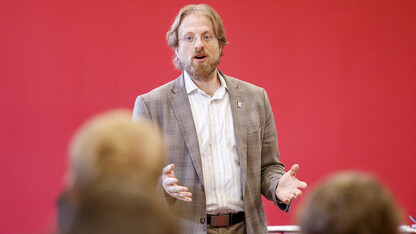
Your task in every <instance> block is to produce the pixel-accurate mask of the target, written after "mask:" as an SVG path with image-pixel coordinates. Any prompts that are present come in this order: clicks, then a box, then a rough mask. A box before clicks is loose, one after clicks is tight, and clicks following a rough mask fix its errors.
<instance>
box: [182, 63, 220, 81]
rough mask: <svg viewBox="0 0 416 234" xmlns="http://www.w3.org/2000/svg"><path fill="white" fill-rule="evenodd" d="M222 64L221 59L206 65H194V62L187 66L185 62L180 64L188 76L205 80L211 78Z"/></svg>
mask: <svg viewBox="0 0 416 234" xmlns="http://www.w3.org/2000/svg"><path fill="white" fill-rule="evenodd" d="M220 63H221V61H220V59H217V60H215V61H211V60H209V59H208V60H207V61H205V62H204V63H201V64H199V63H198V64H196V65H194V64H192V60H191V62H190V63H188V64H186V63H184V62H183V61H180V64H181V66H182V68H183V70H185V71H186V72H188V74H189V75H190V76H192V77H194V78H196V79H204V78H207V77H209V75H211V74H212V73H213V72H214V71H215V69H217V66H218V65H219V64H220Z"/></svg>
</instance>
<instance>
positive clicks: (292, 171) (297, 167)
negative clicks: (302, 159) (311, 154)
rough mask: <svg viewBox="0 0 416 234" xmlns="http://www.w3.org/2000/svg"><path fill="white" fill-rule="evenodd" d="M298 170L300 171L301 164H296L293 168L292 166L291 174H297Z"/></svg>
mask: <svg viewBox="0 0 416 234" xmlns="http://www.w3.org/2000/svg"><path fill="white" fill-rule="evenodd" d="M298 171H299V165H298V164H295V165H293V166H292V168H290V175H291V176H296V174H297V173H298Z"/></svg>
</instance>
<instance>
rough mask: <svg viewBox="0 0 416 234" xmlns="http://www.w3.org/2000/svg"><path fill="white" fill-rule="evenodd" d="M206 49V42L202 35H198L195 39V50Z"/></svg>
mask: <svg viewBox="0 0 416 234" xmlns="http://www.w3.org/2000/svg"><path fill="white" fill-rule="evenodd" d="M202 49H204V43H203V42H202V39H201V37H196V39H195V50H196V51H200V50H202Z"/></svg>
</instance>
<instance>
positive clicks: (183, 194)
mask: <svg viewBox="0 0 416 234" xmlns="http://www.w3.org/2000/svg"><path fill="white" fill-rule="evenodd" d="M172 197H174V198H187V197H188V198H191V197H192V193H190V192H180V193H172Z"/></svg>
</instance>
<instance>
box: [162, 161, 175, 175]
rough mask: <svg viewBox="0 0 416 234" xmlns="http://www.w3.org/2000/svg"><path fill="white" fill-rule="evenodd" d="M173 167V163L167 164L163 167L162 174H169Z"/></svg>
mask: <svg viewBox="0 0 416 234" xmlns="http://www.w3.org/2000/svg"><path fill="white" fill-rule="evenodd" d="M173 168H175V165H173V163H172V164H169V165H167V166H166V167H165V168H163V174H170V173H171V172H172V171H173Z"/></svg>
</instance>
